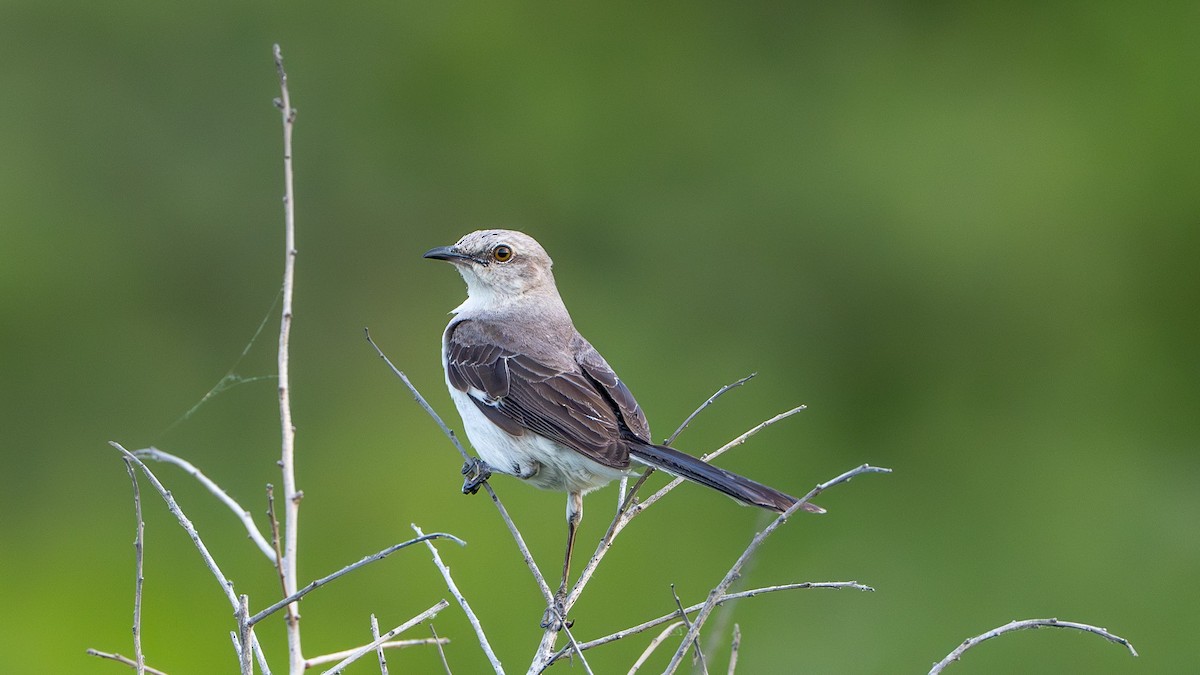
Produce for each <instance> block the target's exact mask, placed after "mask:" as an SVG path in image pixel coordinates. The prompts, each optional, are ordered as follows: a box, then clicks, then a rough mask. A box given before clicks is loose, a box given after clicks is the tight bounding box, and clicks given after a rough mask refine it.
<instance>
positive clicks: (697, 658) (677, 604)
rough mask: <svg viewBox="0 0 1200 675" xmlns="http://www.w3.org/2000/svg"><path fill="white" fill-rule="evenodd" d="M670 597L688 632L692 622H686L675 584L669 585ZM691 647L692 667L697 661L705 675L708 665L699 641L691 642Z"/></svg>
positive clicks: (685, 615) (685, 614)
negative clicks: (692, 653) (692, 654)
mask: <svg viewBox="0 0 1200 675" xmlns="http://www.w3.org/2000/svg"><path fill="white" fill-rule="evenodd" d="M671 597H672V598H674V599H675V607H676V608H677V609H678V610H679V617H680V619H681V620H682V621H683V625H685V626H687V627H688V629H689V630H690V629H691V627H692V622H691V621H688V618H687V612H685V611H683V602H682V601H680V599H679V594H678V593H676V592H675V584H671ZM692 647H693V648H694V649H695V651H696V655H695V656H694V657H692V665H693V666H695V665H696V661H699V662H700V670H701V671H703V672H704V673H705V675H707V673H708V663H706V662H705V661H704V653H703V652H701V651H700V641H699V640H696V641H694V642H692Z"/></svg>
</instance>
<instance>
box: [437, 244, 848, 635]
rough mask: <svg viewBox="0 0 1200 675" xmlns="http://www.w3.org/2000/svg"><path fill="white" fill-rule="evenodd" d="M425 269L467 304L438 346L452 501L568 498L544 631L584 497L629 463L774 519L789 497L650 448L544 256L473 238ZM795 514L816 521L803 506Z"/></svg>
mask: <svg viewBox="0 0 1200 675" xmlns="http://www.w3.org/2000/svg"><path fill="white" fill-rule="evenodd" d="M425 257H426V258H432V259H435V260H445V261H447V262H449V263H451V264H453V265H454V267H455V268H457V269H458V271H459V273H460V274H461V275H462V277H463V279H464V280H465V281H466V282H467V300H466V302H464V303H462V304H461V305H459V306H458V307H457V308H456V309H455V310H454V311H453V314H454V317H453V318H452V319H451V320H450V324H449V325H448V326H446V331H445V333H443V335H442V364H443V366H444V367H445V370H446V384H447V386H448V387H449V389H450V397H451V398H452V399H453V400H454V405H455V407H457V408H458V413H459V415H460V416H461V417H462V421H463V428H464V430H465V431H466V433H467V437H468V438H469V439H470V441H471V445H473V446H474V447H475V450H476V451H477V452H478V453H479V456H480V458H481V461H480V460H476V461H474V462H468V463H467V465H466V466H464V467H463V473H464V474H465V475H466V476H467V479H466V481H465V482H464V483H463V492H464V493H466V492H472V493H473V492H475V491H477V490H478V489H479V486H480V485H481V484H482V483H483V481H485V480H487V479H488V477H489V476H490V474H491V472H498V473H503V474H508V475H510V476H515V477H517V478H520V479H521V480H524V481H527V482H529V483H532V484H533V485H535V486H537V487H540V488H543V489H547V490H559V491H564V492H566V493H567V550H566V556H565V558H564V560H563V576H562V583H561V585H560V586H559V589H558V592H557V594H556V595H555V604H554V605H553V606H551V607H549V608H547V610H546V616H545V618H544V619H543V621H542V625H543V627H546V628H550V627H554V628H559V627H561V625H562V621H563V620H564V617H563V616H562V612H563V607H562V605H563V602H564V600H565V598H566V593H567V577H568V575H569V572H570V566H571V551H572V549H573V547H574V544H575V532H576V529H577V527H578V525H579V521H580V519H581V518H582V517H583V495H585V494H587V493H588V492H591V491H592V490H595V489H596V488H599V487H602V486H604V485H606V484H608V483H609V482H611V481H612V480H614V479H617V478H620V477H622V476H625V475H627V474H629V473H630V471H631V468H632V466H633V463H634V462H636V463H638V464H642V465H646V466H651V467H654V468H656V469H660V470H662V471H666V472H667V473H669V474H672V475H674V476H680V477H682V478H686V479H687V480H690V481H693V482H696V483H699V484H701V485H704V486H707V487H710V488H713V489H714V490H717V491H719V492H722V493H724V494H726V495H728V496H730V497H732V498H733V499H735V500H737V501H739V502H741V503H743V504H750V505H754V506H760V507H762V508H765V509H769V510H771V511H776V512H783V511H785V510H787V509H788V508H789V507H790V506H792V505H793V504H795V503H796V501H797V500H796V499H795V498H794V497H790V496H788V495H786V494H784V493H782V492H779V491H777V490H774V489H772V488H770V487H767V486H766V485H763V484H761V483H757V482H755V481H752V480H750V479H749V478H743V477H742V476H739V475H737V474H734V473H731V472H729V471H725V470H724V469H721V468H718V467H715V466H713V465H711V464H708V463H706V462H703V461H701V460H699V459H696V458H695V457H692V456H691V455H687V454H684V453H682V452H679V451H678V450H675V449H673V448H669V447H666V446H663V445H657V444H655V443H653V442H651V440H650V426H649V424H648V423H647V422H646V415H645V414H644V413H643V412H642V409H641V407H640V406H638V403H637V401H636V400H634V398H633V394H631V393H630V392H629V389H628V388H627V387H626V386H625V383H624V382H622V381H621V379H620V378H618V377H617V374H616V373H615V372H613V369H612V367H610V366H609V365H608V362H607V361H605V360H604V357H602V356H600V353H599V352H597V351H596V349H595V348H594V347H592V345H591V344H590V343H588V341H587V340H585V339H584V338H583V336H582V335H580V334H579V331H577V330H575V326H574V324H573V323H572V322H571V315H570V314H569V313H568V312H567V308H566V306H565V305H564V304H563V301H562V298H561V297H560V296H559V294H558V289H557V288H556V287H555V285H554V276H553V274H552V273H551V271H550V267H551V261H550V256H549V255H547V254H546V251H545V249H543V248H542V247H541V245H540V244H538V243H537V241H535V240H534V239H533V238H532V237H530V236H529V235H526V234H524V233H521V232H515V231H512V230H481V231H478V232H472V233H470V234H468V235H466V236H465V237H463V238H462V239H459V240H458V243H456V244H454V245H453V246H440V247H438V248H434V249H431V250H430V251H428V252H427V253H425ZM803 508H804V509H805V510H806V511H811V512H815V513H823V512H824V510H823V509H821V508H820V507H818V506H814V505H811V504H805V505H804V507H803Z"/></svg>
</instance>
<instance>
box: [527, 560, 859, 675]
mask: <svg viewBox="0 0 1200 675" xmlns="http://www.w3.org/2000/svg"><path fill="white" fill-rule="evenodd" d="M806 588H828V589H839V588H853V589H856V590H860V591H874V590H875V589H874V588H871V587H870V586H864V585H863V584H860V583H858V582H857V581H806V582H803V583H797V584H782V585H779V586H766V587H763V588H752V589H750V590H748V591H740V592H737V593H730V594H728V595H724V596H722V597H721V598H720V599H719V600H717V604H718V605H720V604H724V603H726V602H729V601H731V600H740V599H742V598H752V597H754V596H756V595H762V594H765V593H775V592H777V591H791V590H800V589H806ZM704 605H705V603H703V602H700V603H696V604H694V605H692V606H691V607H687V608H685V609H684V613H685V614H691V613H692V612H696V611H699V610H700V608H702V607H704ZM682 616H683V615H682V614H680V613H679V610H675V611H674V612H671V613H670V614H664V615H662V616H660V617H658V618H655V619H651V620H649V621H646V622H644V623H640V624H638V625H636V626H631V627H629V628H626V629H624V630H619V631H617V632H615V633H611V634H609V635H605V636H604V637H600V638H596V639H595V640H588V641H587V642H581V643H580V644H579V649H580V650H582V651H587V650H589V649H592V648H593V647H600V646H603V645H606V644H608V643H610V642H616V641H617V640H621V639H623V638H627V637H629V636H631V635H637V634H638V633H641V632H644V631H647V630H650V629H651V628H654V627H655V626H661V625H663V624H664V623H667V622H668V621H672V620H675V619H680V618H681V617H682ZM571 651H572V649H571V648H567V647H564V648H563V649H561V650H559V651H558V652H555V653H554V655H553V656H551V657H550V658H549V659H548V660H546V662H545V663H544V664H542V665H541V666H540V668H542V669H543V670H544V669H546V668H548V667H549V666H550V665H551V664H552V663H554V662H555V661H557V660H558V659H561V658H563V657H564V656H566V655H567V654H568V653H570V652H571ZM539 672H540V671H539Z"/></svg>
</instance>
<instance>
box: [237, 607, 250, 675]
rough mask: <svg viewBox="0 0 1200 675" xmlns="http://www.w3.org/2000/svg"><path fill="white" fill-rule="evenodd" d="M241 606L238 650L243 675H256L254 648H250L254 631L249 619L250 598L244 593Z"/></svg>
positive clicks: (238, 614) (239, 611)
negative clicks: (251, 634) (252, 631)
mask: <svg viewBox="0 0 1200 675" xmlns="http://www.w3.org/2000/svg"><path fill="white" fill-rule="evenodd" d="M238 600H239V602H240V604H239V606H238V611H237V620H238V641H237V642H238V649H239V650H240V652H241V666H242V675H254V648H253V647H251V646H250V631H251V630H253V628H251V626H250V622H249V621H248V620H247V618H248V617H249V616H250V596H248V595H246V594H245V593H243V594H242V595H241V596H239V598H238Z"/></svg>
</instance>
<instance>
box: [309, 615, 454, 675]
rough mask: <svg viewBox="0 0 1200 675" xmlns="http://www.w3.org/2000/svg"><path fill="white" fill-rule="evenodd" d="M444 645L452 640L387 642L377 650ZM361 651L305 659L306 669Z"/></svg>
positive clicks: (349, 650)
mask: <svg viewBox="0 0 1200 675" xmlns="http://www.w3.org/2000/svg"><path fill="white" fill-rule="evenodd" d="M449 605H450V603H446V606H447V607H448V606H449ZM381 637H382V636H381ZM443 644H450V639H449V638H437V639H436V640H435V639H433V638H417V639H415V640H387V641H385V642H383V643H381V644H379V645H377V647H376V648H378V647H382V648H383V649H404V648H405V647H423V646H426V645H437V647H438V648H439V649H441V646H442V645H443ZM366 646H367V647H370V645H366ZM361 650H362V647H355V648H354V649H343V650H342V651H340V652H332V653H329V654H322V655H320V656H312V657H309V658H307V659H305V660H304V664H305V667H307V668H313V667H316V666H321V665H324V664H326V663H336V662H338V661H341V660H342V659H344V658H346V657H347V656H350V655H351V654H354V653H356V652H359V651H361ZM369 651H371V649H370V648H368V649H367V652H369ZM365 653H366V652H364V654H365Z"/></svg>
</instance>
